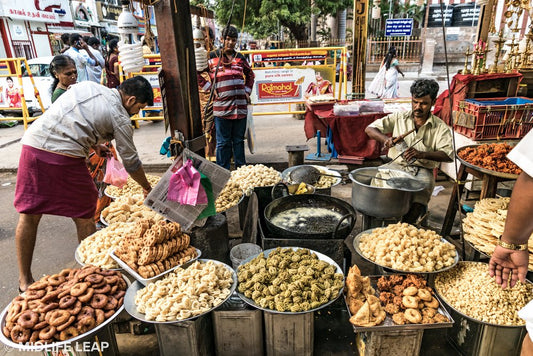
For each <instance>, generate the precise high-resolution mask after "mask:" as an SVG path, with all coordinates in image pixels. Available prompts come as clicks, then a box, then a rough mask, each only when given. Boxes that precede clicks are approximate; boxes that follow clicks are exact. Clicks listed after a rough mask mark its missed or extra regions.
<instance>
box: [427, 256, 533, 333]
mask: <svg viewBox="0 0 533 356" xmlns="http://www.w3.org/2000/svg"><path fill="white" fill-rule="evenodd" d="M460 263H465V264H466V263H478V264H482V265H485V266H487V270H488V269H489V264H488V263H484V262H475V261H461V262H460ZM441 272H444V271H441ZM526 282H527V283H531V282H530V281H529V280H526ZM434 289H435V293H436V294H437V296H438V297H439V299H440V301H441V302H442V304H444V306H445V307H446V308H447V309H452V310H453V311H455V312H456V313H457V314H459V315H461V316H463V317H465V318H466V319H468V320H472V321H474V322H476V323H479V324H483V325H489V326H496V327H499V328H523V327H525V326H526V325H525V324H524V325H500V324H492V323H487V322H486V321H481V320H479V319H475V318H472V317H471V316H468V315H466V314H463V313H462V312H460V311H459V310H457V309H455V308H454V307H452V306H451V305H450V304H449V303H448V302H447V301H446V298H444V297H443V296H442V295H441V294H440V293H439V290H438V289H437V286H436V285H435V288H434Z"/></svg>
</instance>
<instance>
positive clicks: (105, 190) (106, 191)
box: [104, 185, 117, 200]
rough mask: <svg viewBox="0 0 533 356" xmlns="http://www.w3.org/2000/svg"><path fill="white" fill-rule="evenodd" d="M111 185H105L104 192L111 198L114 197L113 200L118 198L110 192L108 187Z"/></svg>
mask: <svg viewBox="0 0 533 356" xmlns="http://www.w3.org/2000/svg"><path fill="white" fill-rule="evenodd" d="M109 187H110V185H108V186H107V187H105V189H104V194H105V195H106V196H108V197H110V198H111V199H113V200H115V199H117V197H116V196H114V195H111V194H109V192H108V190H107V188H109Z"/></svg>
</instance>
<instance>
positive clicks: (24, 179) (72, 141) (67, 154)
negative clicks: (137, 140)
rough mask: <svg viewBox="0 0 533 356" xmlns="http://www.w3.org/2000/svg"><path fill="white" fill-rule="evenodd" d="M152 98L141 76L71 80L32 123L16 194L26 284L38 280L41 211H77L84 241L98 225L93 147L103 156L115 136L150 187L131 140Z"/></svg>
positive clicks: (128, 164) (131, 169)
mask: <svg viewBox="0 0 533 356" xmlns="http://www.w3.org/2000/svg"><path fill="white" fill-rule="evenodd" d="M153 100H154V95H153V92H152V87H151V86H150V83H149V82H148V80H146V79H145V78H143V77H134V78H131V79H128V80H126V81H124V82H123V83H122V84H121V85H120V87H119V88H118V89H109V88H107V87H105V86H102V85H100V84H96V83H93V82H90V81H85V82H81V83H78V84H75V85H73V86H72V88H71V89H69V90H68V91H67V92H65V93H64V94H63V95H62V96H61V97H60V98H59V99H58V100H57V101H56V102H55V103H54V104H53V105H52V106H51V107H50V108H49V109H48V110H47V111H46V112H45V113H44V114H43V115H42V116H41V117H40V118H39V119H38V120H36V121H35V122H34V123H33V124H32V125H31V126H30V127H29V129H28V130H27V131H26V133H25V134H24V136H23V137H22V141H21V142H22V152H21V154H20V161H19V167H18V174H17V185H16V188H15V201H14V205H15V208H16V209H17V211H18V212H19V221H18V225H17V229H16V232H15V243H16V247H17V260H18V268H19V291H20V292H23V291H24V290H26V288H27V287H28V285H30V284H31V283H32V282H33V277H32V274H31V262H32V257H33V250H34V248H35V240H36V237H37V227H38V226H39V221H40V220H41V216H42V215H43V214H51V215H60V216H66V217H70V218H72V220H74V223H75V224H76V230H77V234H78V241H81V240H83V239H84V238H86V237H87V236H89V235H90V234H92V233H94V232H95V231H96V225H95V222H94V212H95V209H96V201H97V198H98V191H97V190H96V186H95V185H94V182H93V179H92V178H91V176H90V174H89V171H88V170H87V165H86V162H85V160H86V159H87V157H88V154H89V150H90V149H91V148H93V149H94V150H95V151H96V153H97V154H98V155H100V156H102V157H103V156H105V155H106V154H107V153H108V151H109V149H108V148H107V147H105V146H104V145H103V143H104V142H108V141H111V140H113V139H114V140H115V141H116V148H117V151H118V152H119V154H120V157H121V158H122V163H123V164H124V167H125V168H126V170H127V171H128V173H129V174H130V175H131V177H132V178H133V179H134V180H135V181H136V182H137V183H139V184H140V185H141V186H142V187H143V189H144V193H145V195H146V194H148V192H149V191H150V190H151V186H150V183H149V182H148V180H147V179H146V175H145V173H144V169H143V166H142V162H141V160H140V159H139V155H138V153H137V149H136V148H135V144H134V143H133V127H132V126H131V120H130V116H131V115H134V114H137V113H138V112H139V111H140V110H141V109H142V108H144V107H145V106H147V105H153Z"/></svg>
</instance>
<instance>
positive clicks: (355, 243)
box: [353, 229, 459, 274]
mask: <svg viewBox="0 0 533 356" xmlns="http://www.w3.org/2000/svg"><path fill="white" fill-rule="evenodd" d="M372 231H374V229H368V230H365V231H363V232H360V233H359V234H357V236H355V238H354V239H353V247H354V249H355V252H357V253H358V254H359V256H361V257H362V258H363V259H364V260H366V261H368V262H370V263H372V264H375V265H377V266H380V267H383V268H386V269H389V270H391V271H394V272H398V273H414V274H429V273H439V272H444V271H446V270H449V269H450V268H453V267H454V266H455V265H456V264H457V262H459V253H457V249H455V258H454V261H453V264H452V265H451V266H448V267H445V268H443V269H439V270H437V271H431V272H428V271H424V272H414V271H403V270H400V269H394V268H392V267H388V266H383V265H380V264H378V263H376V262H375V261H372V260H371V259H369V258H368V257H366V256H365V255H364V254H363V252H362V251H361V248H360V247H359V243H360V242H361V237H362V236H363V235H364V234H370V233H372ZM440 240H441V241H442V242H444V243H447V244H450V243H449V242H448V241H446V239H444V238H441V239H440ZM450 245H451V244H450Z"/></svg>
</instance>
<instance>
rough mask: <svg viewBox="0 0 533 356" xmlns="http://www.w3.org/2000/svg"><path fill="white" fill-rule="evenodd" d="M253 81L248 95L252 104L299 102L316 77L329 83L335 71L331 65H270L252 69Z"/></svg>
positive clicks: (303, 98) (314, 82)
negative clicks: (277, 66) (278, 66)
mask: <svg viewBox="0 0 533 356" xmlns="http://www.w3.org/2000/svg"><path fill="white" fill-rule="evenodd" d="M254 74H255V83H254V87H253V89H252V94H251V96H250V98H251V100H252V103H253V104H278V103H292V102H301V101H304V100H305V97H306V92H307V91H309V88H311V87H313V86H314V85H316V81H317V77H318V76H320V77H321V80H324V81H328V82H329V83H331V82H332V81H333V80H334V79H335V71H334V69H333V68H332V67H331V66H327V65H323V66H313V67H312V68H311V67H303V66H298V67H280V68H276V67H270V68H268V69H259V68H256V69H254Z"/></svg>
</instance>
